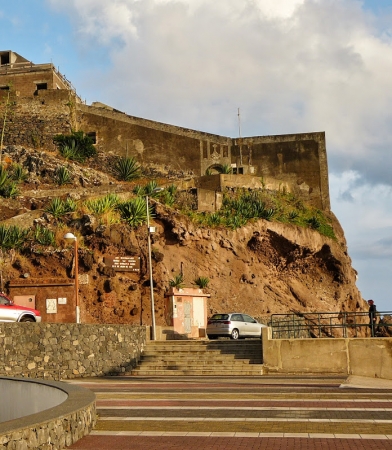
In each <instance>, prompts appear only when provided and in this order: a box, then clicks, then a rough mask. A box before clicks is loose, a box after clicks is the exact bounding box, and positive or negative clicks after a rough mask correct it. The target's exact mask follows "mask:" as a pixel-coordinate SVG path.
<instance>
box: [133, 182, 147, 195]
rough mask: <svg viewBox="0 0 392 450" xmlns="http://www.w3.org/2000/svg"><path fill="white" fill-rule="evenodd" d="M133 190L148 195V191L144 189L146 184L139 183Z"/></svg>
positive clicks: (136, 193)
mask: <svg viewBox="0 0 392 450" xmlns="http://www.w3.org/2000/svg"><path fill="white" fill-rule="evenodd" d="M132 192H133V193H134V194H135V195H139V196H143V195H146V191H145V189H144V186H141V185H140V184H137V185H136V186H135V187H134V188H133V189H132Z"/></svg>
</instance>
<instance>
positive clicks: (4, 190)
mask: <svg viewBox="0 0 392 450" xmlns="http://www.w3.org/2000/svg"><path fill="white" fill-rule="evenodd" d="M18 194H19V189H18V185H17V184H16V183H15V181H10V180H9V179H7V181H6V182H5V183H4V184H3V186H2V187H1V188H0V195H1V196H2V197H5V198H15V197H17V196H18Z"/></svg>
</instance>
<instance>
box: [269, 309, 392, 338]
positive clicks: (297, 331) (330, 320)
mask: <svg viewBox="0 0 392 450" xmlns="http://www.w3.org/2000/svg"><path fill="white" fill-rule="evenodd" d="M268 325H269V326H270V327H271V328H272V339H301V338H336V337H341V338H346V337H392V311H382V312H378V311H377V312H376V313H375V321H372V322H370V318H369V313H368V312H315V313H295V314H272V315H271V320H270V322H269V324H268Z"/></svg>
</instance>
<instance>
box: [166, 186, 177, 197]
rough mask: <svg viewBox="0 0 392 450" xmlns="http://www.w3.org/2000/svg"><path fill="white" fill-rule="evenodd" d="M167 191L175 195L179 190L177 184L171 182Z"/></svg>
mask: <svg viewBox="0 0 392 450" xmlns="http://www.w3.org/2000/svg"><path fill="white" fill-rule="evenodd" d="M166 190H167V192H169V193H170V194H171V195H173V196H174V195H175V194H176V192H177V186H176V185H175V184H171V185H169V186H168V187H167V188H166Z"/></svg>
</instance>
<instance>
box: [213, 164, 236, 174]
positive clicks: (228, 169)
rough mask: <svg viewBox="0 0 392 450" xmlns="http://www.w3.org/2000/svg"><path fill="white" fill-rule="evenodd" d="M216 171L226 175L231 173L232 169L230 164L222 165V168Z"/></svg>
mask: <svg viewBox="0 0 392 450" xmlns="http://www.w3.org/2000/svg"><path fill="white" fill-rule="evenodd" d="M217 170H218V172H219V173H222V174H226V175H228V174H231V173H233V169H232V167H231V165H230V164H223V166H221V167H219V168H217Z"/></svg>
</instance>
